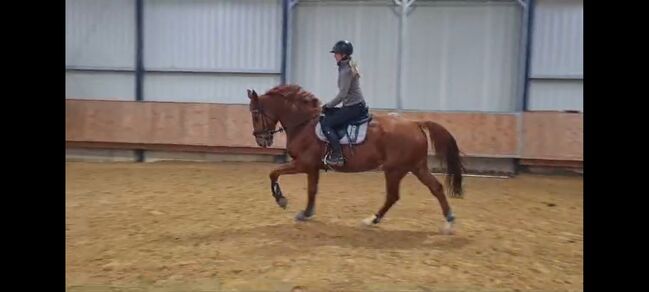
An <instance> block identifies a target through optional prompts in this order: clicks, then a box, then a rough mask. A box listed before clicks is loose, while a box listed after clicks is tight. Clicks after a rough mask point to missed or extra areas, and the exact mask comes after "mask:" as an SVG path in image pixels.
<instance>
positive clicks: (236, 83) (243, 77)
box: [144, 73, 280, 104]
mask: <svg viewBox="0 0 649 292" xmlns="http://www.w3.org/2000/svg"><path fill="white" fill-rule="evenodd" d="M279 82H280V81H279V76H275V75H252V74H236V75H232V74H214V73H210V74H205V73H198V74H197V73H148V74H147V75H146V77H145V78H144V92H145V95H146V98H145V100H147V101H177V102H208V103H229V104H248V102H249V100H248V95H247V92H246V89H254V90H256V91H257V92H258V93H260V94H261V93H263V92H265V91H266V90H268V89H271V88H273V87H274V86H276V85H278V84H279Z"/></svg>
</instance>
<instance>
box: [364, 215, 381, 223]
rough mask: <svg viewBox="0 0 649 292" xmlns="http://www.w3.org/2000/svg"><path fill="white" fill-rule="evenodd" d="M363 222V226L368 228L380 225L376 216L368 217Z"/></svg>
mask: <svg viewBox="0 0 649 292" xmlns="http://www.w3.org/2000/svg"><path fill="white" fill-rule="evenodd" d="M361 222H363V224H365V225H366V226H374V225H376V224H379V221H378V220H377V217H376V215H372V216H370V217H367V218H365V219H363V221H361Z"/></svg>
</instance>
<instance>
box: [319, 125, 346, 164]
mask: <svg viewBox="0 0 649 292" xmlns="http://www.w3.org/2000/svg"><path fill="white" fill-rule="evenodd" d="M324 134H325V136H327V140H329V145H331V150H332V151H331V155H329V156H328V157H327V164H330V165H333V166H343V164H345V160H344V158H343V153H342V149H341V147H340V141H339V140H340V138H338V135H336V133H335V132H334V131H331V130H328V131H325V132H324Z"/></svg>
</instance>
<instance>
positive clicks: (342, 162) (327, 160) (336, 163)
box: [325, 154, 345, 167]
mask: <svg viewBox="0 0 649 292" xmlns="http://www.w3.org/2000/svg"><path fill="white" fill-rule="evenodd" d="M330 159H331V154H330V155H327V156H326V157H325V164H327V165H332V166H338V167H340V166H343V165H345V158H344V157H341V158H340V160H337V161H334V160H330Z"/></svg>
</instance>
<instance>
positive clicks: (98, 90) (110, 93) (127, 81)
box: [65, 71, 135, 100]
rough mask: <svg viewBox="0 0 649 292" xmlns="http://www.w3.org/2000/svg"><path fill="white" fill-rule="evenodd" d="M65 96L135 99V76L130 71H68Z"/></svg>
mask: <svg viewBox="0 0 649 292" xmlns="http://www.w3.org/2000/svg"><path fill="white" fill-rule="evenodd" d="M65 97H66V98H70V99H102V100H135V77H134V75H133V74H132V73H129V72H77V71H68V72H66V73H65Z"/></svg>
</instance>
